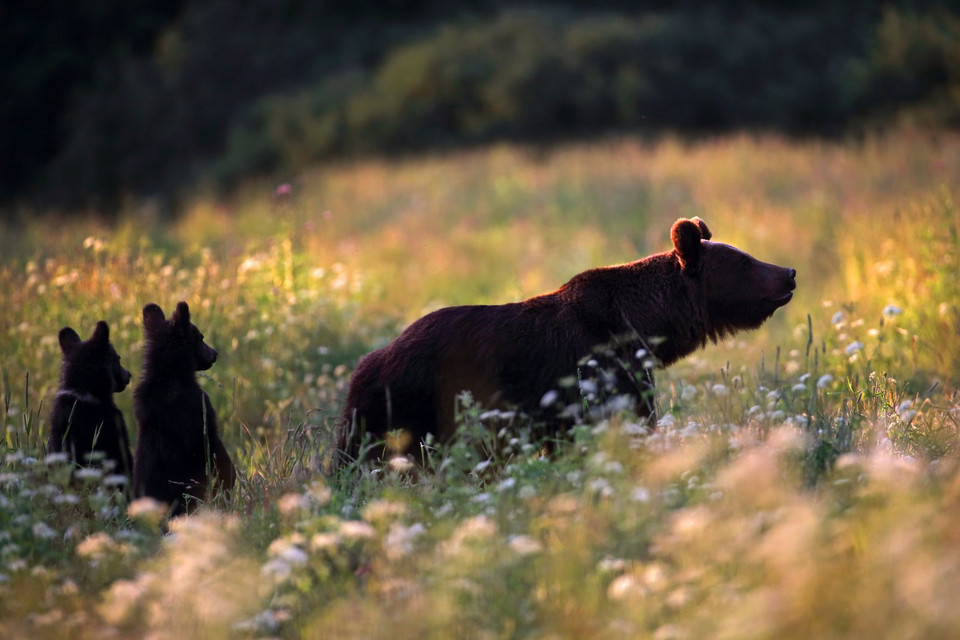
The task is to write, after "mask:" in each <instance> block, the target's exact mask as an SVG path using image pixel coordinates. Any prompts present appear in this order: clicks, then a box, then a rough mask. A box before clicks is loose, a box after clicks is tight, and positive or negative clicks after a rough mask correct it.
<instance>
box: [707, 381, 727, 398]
mask: <svg viewBox="0 0 960 640" xmlns="http://www.w3.org/2000/svg"><path fill="white" fill-rule="evenodd" d="M710 392H711V393H713V395H715V396H718V397H722V396H725V395H727V393H728V392H727V387H726V385H722V384H715V385H713V387H712V388H711V389H710Z"/></svg>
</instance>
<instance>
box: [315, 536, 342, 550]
mask: <svg viewBox="0 0 960 640" xmlns="http://www.w3.org/2000/svg"><path fill="white" fill-rule="evenodd" d="M339 544H340V536H338V535H337V534H335V533H331V532H329V531H325V532H322V533H315V534H313V537H312V538H310V548H311V549H312V550H314V551H321V550H326V549H330V550H334V549H336V548H337V546H338V545H339Z"/></svg>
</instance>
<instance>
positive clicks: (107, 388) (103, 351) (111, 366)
mask: <svg viewBox="0 0 960 640" xmlns="http://www.w3.org/2000/svg"><path fill="white" fill-rule="evenodd" d="M59 339H60V351H62V352H63V376H62V381H61V382H62V386H63V388H64V389H70V390H72V391H77V392H81V393H91V394H93V395H95V396H97V397H100V398H106V397H108V396H109V395H110V394H112V393H118V392H120V391H123V390H124V389H126V388H127V385H128V384H130V372H129V371H127V370H126V369H124V368H123V366H121V364H120V355H119V354H118V353H117V351H116V349H114V348H113V345H112V344H111V343H110V327H109V326H108V325H107V323H106V322H104V321H103V320H101V321H100V322H98V323H97V327H96V328H95V329H94V330H93V335H91V336H90V339H89V340H87V341H83V340H81V339H80V336H79V335H78V334H77V332H76V331H74V330H73V329H72V328H71V327H64V328H63V329H61V330H60V334H59Z"/></svg>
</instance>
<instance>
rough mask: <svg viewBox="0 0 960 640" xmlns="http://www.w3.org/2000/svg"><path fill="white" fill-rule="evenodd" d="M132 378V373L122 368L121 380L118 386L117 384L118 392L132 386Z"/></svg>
mask: <svg viewBox="0 0 960 640" xmlns="http://www.w3.org/2000/svg"><path fill="white" fill-rule="evenodd" d="M130 377H131V376H130V372H129V371H127V370H126V369H124V368H123V367H120V379H119V380H118V381H117V382H118V384H117V388H116V391H118V392H119V391H123V390H124V389H126V388H127V385H128V384H130Z"/></svg>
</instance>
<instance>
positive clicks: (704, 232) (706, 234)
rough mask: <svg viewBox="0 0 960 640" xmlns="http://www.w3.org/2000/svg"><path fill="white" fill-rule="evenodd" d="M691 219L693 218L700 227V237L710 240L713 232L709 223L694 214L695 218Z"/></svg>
mask: <svg viewBox="0 0 960 640" xmlns="http://www.w3.org/2000/svg"><path fill="white" fill-rule="evenodd" d="M690 219H691V220H693V221H694V222H696V223H697V226H699V227H700V237H701V238H702V239H704V240H709V239H710V238H712V237H713V234H712V233H711V232H710V228H709V227H707V223H706V222H704V221H703V220H701V219H700V218H698V217H696V216H694V217H693V218H690Z"/></svg>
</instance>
